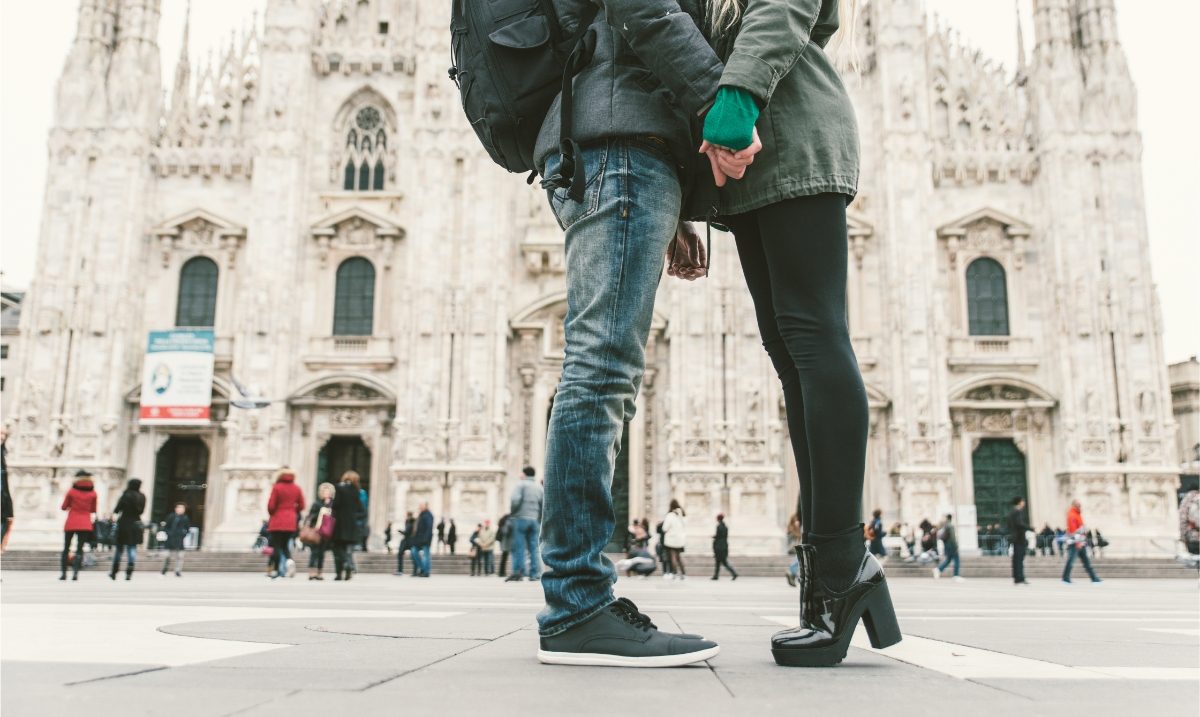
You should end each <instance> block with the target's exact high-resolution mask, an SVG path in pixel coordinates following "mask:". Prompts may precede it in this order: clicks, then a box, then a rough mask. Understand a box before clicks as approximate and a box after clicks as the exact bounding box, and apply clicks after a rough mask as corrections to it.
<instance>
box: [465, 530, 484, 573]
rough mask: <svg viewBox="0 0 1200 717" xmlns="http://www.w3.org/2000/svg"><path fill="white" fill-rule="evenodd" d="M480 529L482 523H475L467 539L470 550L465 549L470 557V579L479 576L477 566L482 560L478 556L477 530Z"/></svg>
mask: <svg viewBox="0 0 1200 717" xmlns="http://www.w3.org/2000/svg"><path fill="white" fill-rule="evenodd" d="M482 527H483V523H476V524H475V530H474V531H472V532H471V536H470V537H469V538H467V544H468V545H469V546H470V548H468V549H467V552H468V553H469V554H470V556H471V577H475V576H477V575H479V574H480V572H479V565H480V563H481V562H482V560H483V558H482V556H481V555H480V554H479V530H480V528H482Z"/></svg>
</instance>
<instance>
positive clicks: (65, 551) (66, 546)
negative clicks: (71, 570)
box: [58, 530, 75, 580]
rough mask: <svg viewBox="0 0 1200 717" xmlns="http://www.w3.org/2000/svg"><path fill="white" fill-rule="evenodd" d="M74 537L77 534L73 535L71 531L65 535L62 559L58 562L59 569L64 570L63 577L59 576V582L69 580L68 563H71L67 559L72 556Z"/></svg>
mask: <svg viewBox="0 0 1200 717" xmlns="http://www.w3.org/2000/svg"><path fill="white" fill-rule="evenodd" d="M74 535H75V533H73V532H71V531H69V530H68V531H65V532H64V533H63V549H62V557H61V558H59V561H58V564H59V567H61V568H62V575H61V576H59V578H58V579H59V580H66V579H67V563H68V562H69V561H68V560H67V558H68V557H69V556H70V555H71V538H72V537H73V536H74Z"/></svg>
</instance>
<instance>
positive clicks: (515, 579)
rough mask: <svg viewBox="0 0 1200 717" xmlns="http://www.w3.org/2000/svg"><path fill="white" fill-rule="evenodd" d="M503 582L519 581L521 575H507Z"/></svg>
mask: <svg viewBox="0 0 1200 717" xmlns="http://www.w3.org/2000/svg"><path fill="white" fill-rule="evenodd" d="M504 582H506V583H519V582H521V576H520V575H509V576H508V577H507V578H505V579H504Z"/></svg>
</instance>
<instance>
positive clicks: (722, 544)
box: [712, 513, 738, 580]
mask: <svg viewBox="0 0 1200 717" xmlns="http://www.w3.org/2000/svg"><path fill="white" fill-rule="evenodd" d="M712 550H713V562H714V565H713V576H712V579H713V580H717V579H719V578H720V576H721V566H722V565H724V566H725V569H726V570H728V571H729V574H730V575H732V576H733V577H732V579H733V580H737V578H738V574H737V571H736V570H734V569H733V566H732V565H730V564H729V528H728V527H727V526H726V525H725V514H724V513H717V532H715V533H713V541H712Z"/></svg>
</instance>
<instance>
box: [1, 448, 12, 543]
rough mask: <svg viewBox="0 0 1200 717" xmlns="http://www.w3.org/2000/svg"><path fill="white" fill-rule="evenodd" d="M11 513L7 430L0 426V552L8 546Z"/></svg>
mask: <svg viewBox="0 0 1200 717" xmlns="http://www.w3.org/2000/svg"><path fill="white" fill-rule="evenodd" d="M13 515H14V513H13V500H12V494H11V493H9V492H8V431H6V430H4V429H3V428H0V552H3V551H4V549H5V548H7V547H8V533H9V531H10V530H11V529H12V524H13Z"/></svg>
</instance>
